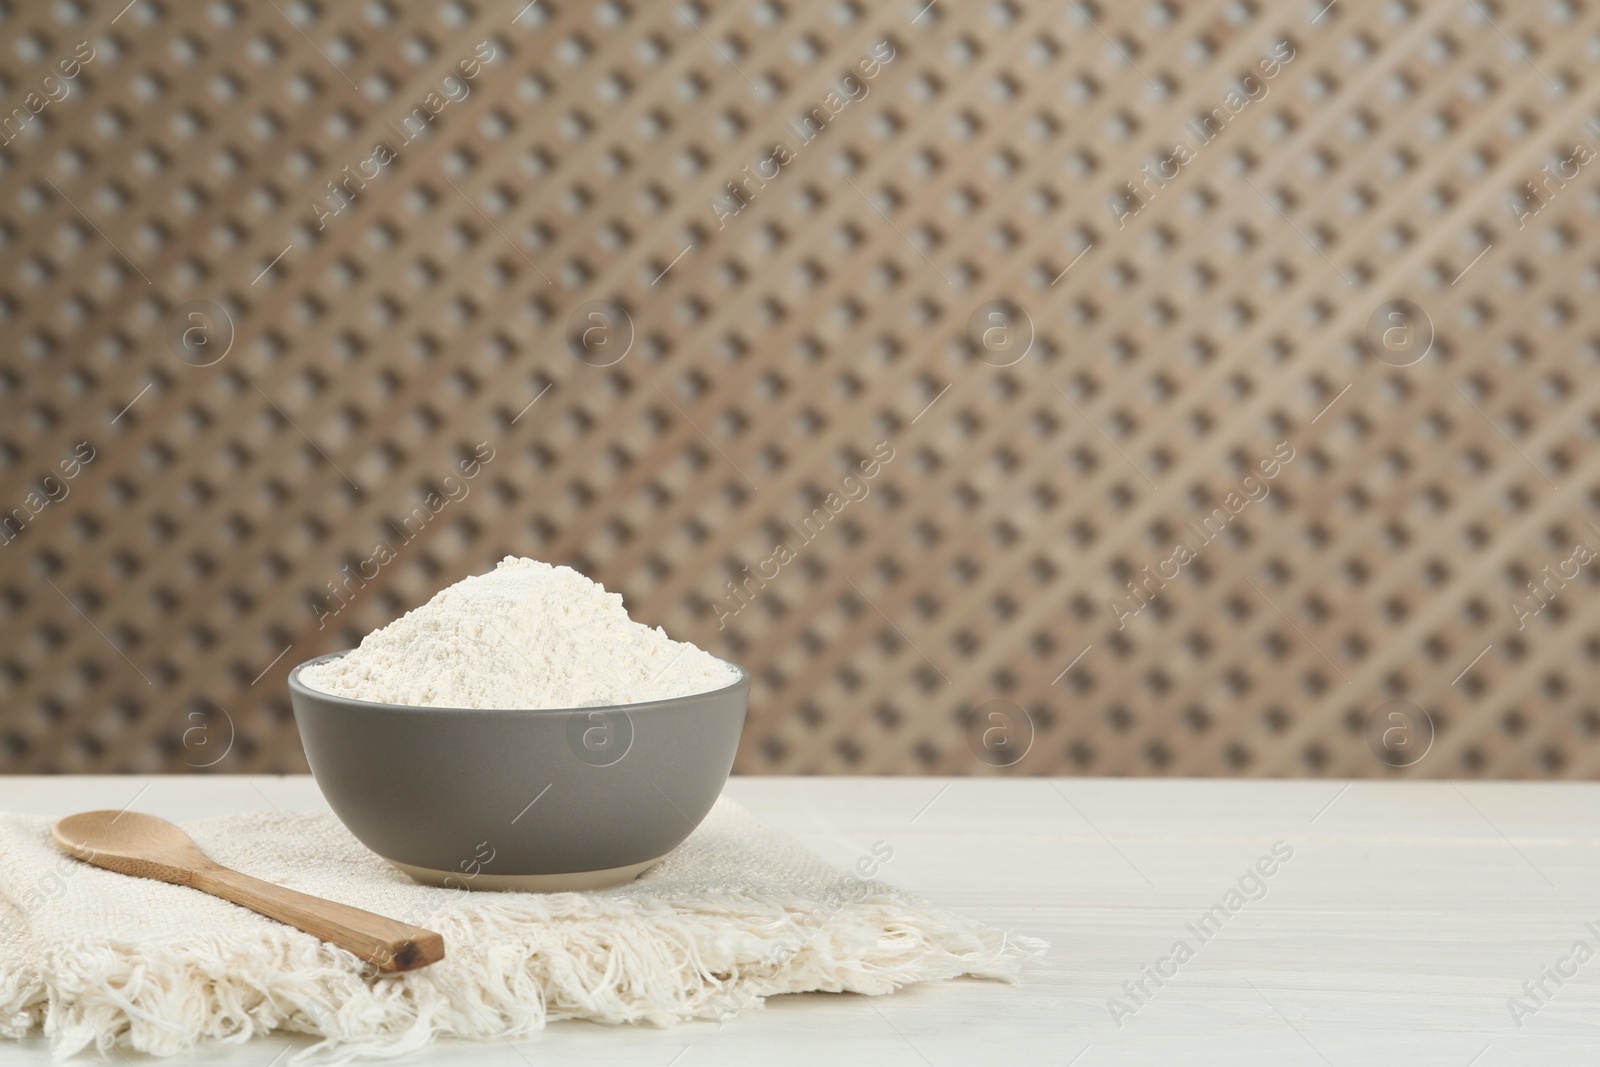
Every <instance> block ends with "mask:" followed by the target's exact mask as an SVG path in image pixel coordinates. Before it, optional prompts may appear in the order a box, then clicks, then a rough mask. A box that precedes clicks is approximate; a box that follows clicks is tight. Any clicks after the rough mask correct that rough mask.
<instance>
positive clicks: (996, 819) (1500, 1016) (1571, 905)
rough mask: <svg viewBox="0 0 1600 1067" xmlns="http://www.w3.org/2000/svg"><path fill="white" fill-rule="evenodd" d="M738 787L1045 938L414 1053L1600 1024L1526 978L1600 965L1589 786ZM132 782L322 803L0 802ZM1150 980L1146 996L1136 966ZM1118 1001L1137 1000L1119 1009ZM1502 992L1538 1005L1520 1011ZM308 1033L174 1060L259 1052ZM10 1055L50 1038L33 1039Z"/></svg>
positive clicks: (1481, 1035)
mask: <svg viewBox="0 0 1600 1067" xmlns="http://www.w3.org/2000/svg"><path fill="white" fill-rule="evenodd" d="M728 789H729V793H730V795H732V796H733V797H735V798H736V799H738V800H739V801H741V802H742V803H744V804H746V805H748V806H749V807H750V808H752V809H753V810H754V811H756V813H757V814H759V815H760V816H761V817H762V818H764V819H766V820H767V821H768V822H770V823H772V824H774V825H776V826H779V827H781V828H782V829H784V830H787V831H789V832H791V833H793V834H795V835H796V836H798V837H799V838H800V839H802V840H803V841H804V842H805V843H806V844H807V845H809V846H810V847H812V848H814V849H815V850H817V851H818V852H819V853H821V854H822V855H823V856H825V857H826V858H828V859H830V860H832V861H834V862H837V863H840V864H845V863H849V862H851V861H852V860H853V859H854V858H855V856H857V855H859V854H860V853H861V852H863V851H864V850H865V849H867V848H868V847H870V846H871V845H872V844H873V843H874V842H876V841H884V842H887V843H888V844H890V845H891V846H892V847H893V848H894V857H893V859H892V860H890V861H889V862H888V863H887V864H886V865H885V866H884V870H883V877H885V878H886V879H888V880H890V881H893V882H896V883H897V884H900V885H903V886H905V887H906V888H908V889H912V890H914V891H917V892H920V893H922V894H924V895H926V896H928V897H930V898H932V899H934V900H936V901H938V902H939V903H941V904H945V905H948V906H951V907H954V908H957V909H960V910H962V911H964V912H966V913H968V914H970V915H972V916H974V917H976V918H980V919H983V920H986V921H988V922H992V923H996V924H1000V925H1003V926H1006V927H1008V928H1011V929H1014V930H1016V931H1018V932H1019V933H1026V934H1031V935H1034V936H1039V937H1043V938H1046V939H1047V940H1049V941H1050V942H1051V943H1052V945H1053V949H1052V952H1051V954H1050V956H1049V957H1048V958H1047V959H1046V960H1045V961H1044V963H1043V964H1042V965H1041V966H1039V967H1038V968H1037V969H1036V970H1035V971H1034V972H1033V973H1032V974H1031V976H1030V979H1029V981H1028V982H1027V983H1025V984H1023V985H1021V986H1017V987H1007V986H1003V985H998V984H993V983H986V982H951V983H942V984H936V985H928V986H922V987H916V988H913V989H909V990H903V991H901V992H900V993H897V994H895V995H893V996H891V997H886V998H874V999H872V1000H867V999H865V998H860V997H853V996H830V995H822V994H818V995H808V996H798V997H784V998H778V999H777V1000H774V1001H773V1002H771V1003H770V1004H769V1006H768V1007H767V1008H766V1009H765V1010H762V1011H754V1012H750V1013H748V1014H746V1015H744V1016H741V1017H740V1018H738V1019H735V1020H733V1021H730V1022H728V1023H726V1024H725V1025H723V1026H721V1027H718V1026H716V1025H715V1024H709V1023H707V1024H700V1023H694V1024H687V1025H684V1026H679V1027H675V1028H672V1029H669V1030H652V1029H645V1028H637V1029H634V1028H621V1029H611V1028H601V1027H596V1026H592V1025H586V1024H559V1025H557V1026H553V1027H551V1028H550V1029H549V1030H548V1031H546V1032H545V1033H544V1034H542V1035H540V1036H539V1037H538V1038H536V1039H534V1040H531V1041H528V1042H525V1043H522V1044H521V1045H519V1046H517V1047H516V1048H513V1047H511V1046H509V1045H505V1044H502V1045H499V1046H495V1045H481V1046H479V1045H465V1044H455V1043H446V1044H441V1045H439V1046H436V1047H435V1048H433V1049H430V1050H428V1051H427V1052H426V1053H423V1054H422V1055H421V1056H419V1057H418V1058H417V1062H428V1063H445V1064H451V1063H471V1064H474V1065H483V1064H494V1065H498V1064H506V1065H511V1067H517V1065H521V1064H524V1063H525V1061H524V1059H523V1057H524V1056H526V1057H527V1060H531V1061H534V1062H548V1061H554V1062H561V1061H564V1060H567V1059H572V1060H577V1059H579V1058H581V1059H582V1060H583V1061H584V1062H585V1063H586V1064H644V1065H651V1067H666V1065H667V1064H669V1063H676V1064H677V1065H679V1067H695V1065H698V1064H714V1063H728V1064H735V1063H740V1064H742V1063H749V1062H752V1061H759V1062H762V1063H763V1064H766V1063H777V1064H788V1063H794V1064H801V1063H804V1064H814V1063H817V1062H820V1061H827V1060H834V1061H838V1062H844V1063H855V1062H868V1061H870V1062H873V1063H875V1064H876V1063H883V1064H891V1065H892V1064H907V1065H910V1067H916V1065H924V1067H926V1065H928V1064H933V1065H939V1067H942V1065H945V1064H957V1063H993V1062H1005V1063H1007V1064H1008V1067H1009V1065H1026V1064H1056V1065H1061V1064H1067V1063H1072V1062H1074V1057H1078V1058H1077V1059H1076V1061H1075V1062H1076V1065H1077V1067H1099V1065H1103V1064H1133V1063H1198V1064H1211V1063H1215V1064H1230V1065H1237V1064H1257V1063H1259V1064H1274V1065H1277V1064H1301V1063H1303V1064H1308V1065H1315V1064H1323V1063H1329V1064H1336V1065H1341V1067H1342V1065H1344V1064H1352V1065H1353V1064H1373V1063H1408V1064H1409V1063H1417V1064H1442V1065H1456V1067H1467V1065H1468V1064H1473V1065H1474V1067H1493V1065H1496V1064H1513V1063H1517V1064H1521V1063H1550V1064H1572V1063H1580V1062H1588V1061H1589V1060H1591V1059H1592V1058H1593V1050H1594V1049H1595V1048H1596V1047H1597V1046H1600V981H1597V978H1600V962H1593V961H1591V962H1590V963H1589V964H1588V965H1587V966H1584V967H1582V968H1581V969H1580V970H1579V971H1578V974H1577V976H1576V977H1575V978H1572V979H1568V980H1566V981H1565V983H1564V985H1563V986H1561V987H1560V988H1557V987H1556V986H1555V985H1554V984H1553V983H1550V982H1549V981H1548V980H1546V985H1547V986H1548V988H1549V989H1550V991H1551V993H1552V994H1553V995H1552V996H1550V997H1548V998H1546V1003H1544V1004H1543V1005H1537V1004H1535V1002H1534V1001H1532V1000H1531V999H1529V998H1528V997H1527V996H1526V994H1524V993H1523V991H1522V985H1523V983H1524V982H1528V981H1538V980H1539V977H1540V971H1541V969H1542V968H1545V967H1547V966H1554V965H1555V963H1556V961H1557V960H1558V958H1560V957H1562V956H1563V955H1565V954H1566V953H1567V952H1569V950H1570V948H1571V946H1572V944H1573V942H1574V941H1576V940H1580V939H1582V940H1584V941H1585V942H1587V943H1588V945H1589V946H1590V947H1591V948H1592V949H1595V950H1597V960H1600V935H1596V934H1594V933H1592V932H1590V931H1589V930H1588V929H1587V927H1586V926H1585V923H1587V922H1593V923H1594V924H1595V926H1596V928H1597V929H1600V900H1597V899H1596V894H1595V893H1594V889H1593V887H1594V886H1595V885H1596V883H1597V881H1600V878H1597V875H1600V848H1597V845H1600V785H1590V784H1573V783H1560V784H1555V783H1552V784H1538V783H1523V782H1517V783H1487V782H1475V783H1460V784H1451V783H1447V782H1443V783H1441V782H1392V783H1375V782H1365V781H1363V782H1356V783H1355V784H1353V785H1351V786H1350V787H1349V788H1348V789H1345V788H1344V783H1342V782H1333V781H1294V782H1277V781H1221V780H1219V781H1184V780H1172V779H1163V780H1156V781H1148V780H1133V779H1116V780H1108V779H1054V780H1047V779H1021V780H1012V779H1004V780H1002V779H971V778H963V779H954V780H948V779H931V778H895V779H856V778H850V779H823V778H735V779H734V780H733V781H732V782H731V783H730V784H729V787H728ZM135 797H137V802H136V804H135V806H136V807H137V808H139V809H140V810H145V811H151V812H153V813H155V814H158V815H162V816H165V817H167V818H172V819H179V820H182V819H192V818H199V817H203V816H207V815H216V814H222V813H225V812H229V811H241V810H251V809H262V808H266V807H268V806H269V805H276V806H278V807H280V808H282V809H283V810H286V811H287V810H321V809H322V808H323V807H324V805H323V802H322V800H321V796H320V794H319V793H318V792H317V790H316V787H315V785H314V783H313V782H312V781H311V780H310V779H309V778H306V777H289V778H274V777H242V776H240V777H223V776H205V777H199V776H196V777H158V778H67V777H64V778H23V777H17V778H8V779H0V810H8V811H29V812H36V813H39V814H51V815H54V814H62V813H66V812H69V811H73V810H79V809H85V808H93V807H104V806H108V805H110V806H121V805H122V804H125V803H128V802H129V801H130V800H133V799H134V798H135ZM1330 802H1331V803H1330ZM1277 842H1282V844H1281V845H1279V849H1280V852H1283V851H1285V850H1292V855H1291V856H1289V858H1287V859H1284V860H1281V861H1279V862H1278V863H1277V864H1276V865H1275V866H1274V865H1270V864H1269V865H1268V866H1273V868H1274V869H1273V873H1272V874H1271V876H1270V877H1266V878H1262V879H1261V884H1262V885H1263V886H1264V893H1263V892H1262V891H1261V890H1258V889H1256V888H1255V883H1254V882H1253V881H1252V882H1248V883H1247V884H1246V886H1245V888H1246V889H1247V890H1248V891H1249V892H1251V893H1254V894H1255V895H1257V896H1259V899H1253V900H1249V901H1248V902H1247V903H1244V904H1243V905H1242V906H1241V907H1240V908H1239V909H1238V910H1237V912H1232V913H1229V914H1228V917H1227V918H1226V919H1225V920H1224V921H1220V922H1218V921H1217V920H1213V922H1216V923H1217V927H1218V928H1217V929H1215V930H1214V931H1213V930H1212V929H1211V928H1210V927H1207V928H1206V929H1207V930H1208V931H1210V932H1211V933H1212V936H1210V937H1208V938H1207V939H1205V940H1204V941H1202V940H1201V939H1200V938H1199V937H1197V936H1196V934H1195V933H1194V932H1193V931H1192V930H1191V929H1190V925H1189V924H1194V923H1196V922H1197V920H1198V919H1199V917H1200V916H1201V915H1202V913H1204V912H1206V910H1207V909H1208V908H1210V907H1211V906H1212V905H1214V904H1217V903H1219V902H1223V901H1224V897H1225V894H1226V893H1227V892H1228V891H1229V889H1230V888H1237V887H1239V885H1240V879H1241V878H1244V877H1245V876H1246V875H1247V874H1248V872H1250V871H1251V870H1252V869H1254V866H1255V864H1256V862H1257V860H1258V859H1260V858H1261V857H1263V856H1266V855H1270V854H1271V852H1272V849H1273V846H1274V844H1275V843H1277ZM1242 896H1244V894H1243V893H1241V897H1242ZM1180 939H1181V940H1184V941H1186V942H1187V943H1188V944H1189V946H1190V948H1191V949H1192V952H1193V955H1192V958H1190V959H1189V960H1187V961H1186V962H1184V963H1183V964H1182V965H1181V966H1180V967H1179V968H1178V971H1177V974H1176V975H1174V976H1172V977H1169V978H1166V979H1165V980H1164V983H1163V984H1162V985H1161V986H1160V987H1159V988H1156V987H1155V986H1154V984H1153V982H1151V980H1150V979H1148V978H1147V977H1145V971H1144V968H1145V967H1146V965H1149V966H1152V967H1153V966H1155V965H1156V964H1157V962H1158V961H1160V960H1162V959H1163V958H1164V957H1168V956H1169V954H1170V953H1171V950H1172V949H1173V946H1174V942H1175V941H1177V940H1180ZM1169 966H1170V965H1169ZM1141 978H1144V980H1145V983H1146V985H1145V988H1146V991H1147V992H1148V994H1149V995H1148V996H1146V997H1143V998H1141V999H1143V1003H1139V1002H1137V1001H1136V1000H1135V998H1134V997H1133V996H1132V995H1131V994H1129V993H1128V992H1127V991H1125V990H1124V988H1123V983H1125V982H1134V981H1137V980H1139V979H1141ZM1113 997H1118V998H1121V999H1122V1001H1123V1003H1124V1004H1125V1005H1127V1006H1128V1007H1129V1008H1131V1009H1134V1010H1132V1011H1131V1012H1127V1013H1121V1017H1120V1022H1121V1024H1122V1025H1121V1026H1120V1027H1119V1026H1118V1025H1117V1023H1116V1021H1114V1020H1113V1016H1112V1012H1111V1011H1110V1009H1109V1008H1108V1000H1109V999H1110V998H1113ZM1512 997H1520V998H1522V999H1523V1001H1524V1002H1525V1003H1527V1004H1528V1005H1529V1006H1530V1007H1537V1011H1536V1012H1534V1013H1533V1014H1531V1015H1528V1016H1526V1017H1524V1018H1523V1019H1522V1020H1521V1021H1522V1024H1523V1025H1522V1026H1521V1027H1520V1029H1519V1028H1518V1026H1517V1025H1516V1021H1515V1020H1514V1019H1513V1018H1512V1016H1511V1013H1510V1011H1509V1010H1508V1006H1507V1001H1508V999H1509V998H1512ZM303 1044H304V1042H303V1041H293V1040H288V1039H273V1040H266V1041H261V1042H256V1043H254V1044H251V1045H248V1046H245V1047H243V1048H233V1049H215V1050H213V1049H206V1050H205V1051H204V1052H203V1053H202V1054H199V1055H196V1056H194V1057H190V1058H187V1059H180V1060H179V1061H178V1062H182V1063H187V1062H192V1063H201V1062H205V1063H222V1064H230V1065H232V1064H238V1065H253V1067H264V1065H265V1064H266V1063H267V1062H268V1061H269V1060H270V1059H271V1058H272V1056H273V1055H276V1054H277V1053H278V1052H279V1051H281V1050H282V1049H284V1048H287V1047H299V1046H301V1045H303ZM1085 1050H1086V1051H1085ZM6 1054H7V1056H6V1058H7V1062H13V1061H14V1062H19V1063H40V1064H43V1063H45V1062H47V1059H48V1057H47V1055H46V1051H45V1047H44V1044H43V1042H42V1041H40V1040H34V1041H31V1042H29V1043H27V1044H26V1045H24V1046H23V1049H22V1051H21V1052H20V1053H19V1052H17V1051H16V1050H11V1049H7V1050H6ZM674 1057H679V1058H678V1059H676V1060H674ZM1474 1057H1477V1058H1476V1059H1474Z"/></svg>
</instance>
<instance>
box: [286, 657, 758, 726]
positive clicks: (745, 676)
mask: <svg viewBox="0 0 1600 1067" xmlns="http://www.w3.org/2000/svg"><path fill="white" fill-rule="evenodd" d="M354 651H355V649H353V648H343V649H339V650H338V651H336V652H324V653H322V654H321V655H317V656H312V657H311V658H310V659H308V660H305V661H304V662H302V663H300V664H298V665H296V666H295V667H294V668H293V669H292V670H290V671H289V679H288V681H289V693H290V695H291V696H298V695H301V694H304V695H305V696H307V697H312V698H315V699H317V700H326V701H331V702H333V703H335V704H344V705H348V706H349V707H351V708H358V709H381V710H384V711H399V712H435V711H437V712H452V713H454V712H466V713H468V714H477V715H530V714H546V713H548V714H552V715H570V714H573V713H582V714H596V713H598V714H614V713H617V712H621V713H622V714H624V715H626V714H628V713H629V712H632V711H638V710H643V709H649V708H662V707H667V706H670V705H675V704H682V703H683V702H684V701H686V700H704V699H706V698H708V697H716V696H723V695H731V694H732V693H734V692H735V691H736V690H739V689H741V688H748V687H749V685H750V680H751V679H750V672H749V671H747V670H745V669H744V668H743V667H741V666H739V664H737V663H734V662H733V661H732V660H726V659H723V658H722V657H721V656H712V657H711V658H712V659H714V660H716V661H717V662H718V663H723V664H726V665H727V666H729V667H732V668H733V669H734V670H735V671H737V672H738V675H739V676H738V677H737V678H735V679H734V680H733V681H732V682H730V683H728V684H727V685H725V686H723V687H722V688H721V689H709V690H707V691H705V692H704V693H686V694H684V695H683V696H677V697H666V698H664V699H661V700H641V701H639V702H638V703H635V704H586V705H583V706H581V707H570V708H461V707H455V706H445V705H442V704H388V703H384V702H383V701H378V700H361V699H358V698H356V697H347V696H342V695H341V694H339V693H326V692H323V691H322V690H321V689H313V688H312V687H311V686H309V685H307V684H306V683H305V682H303V681H301V680H300V672H301V671H303V670H305V669H306V668H307V667H312V666H316V665H317V664H319V663H326V662H327V661H329V660H333V659H338V658H339V657H340V656H348V655H349V654H350V653H352V652H354ZM706 655H708V656H709V655H711V653H709V652H707V653H706Z"/></svg>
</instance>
